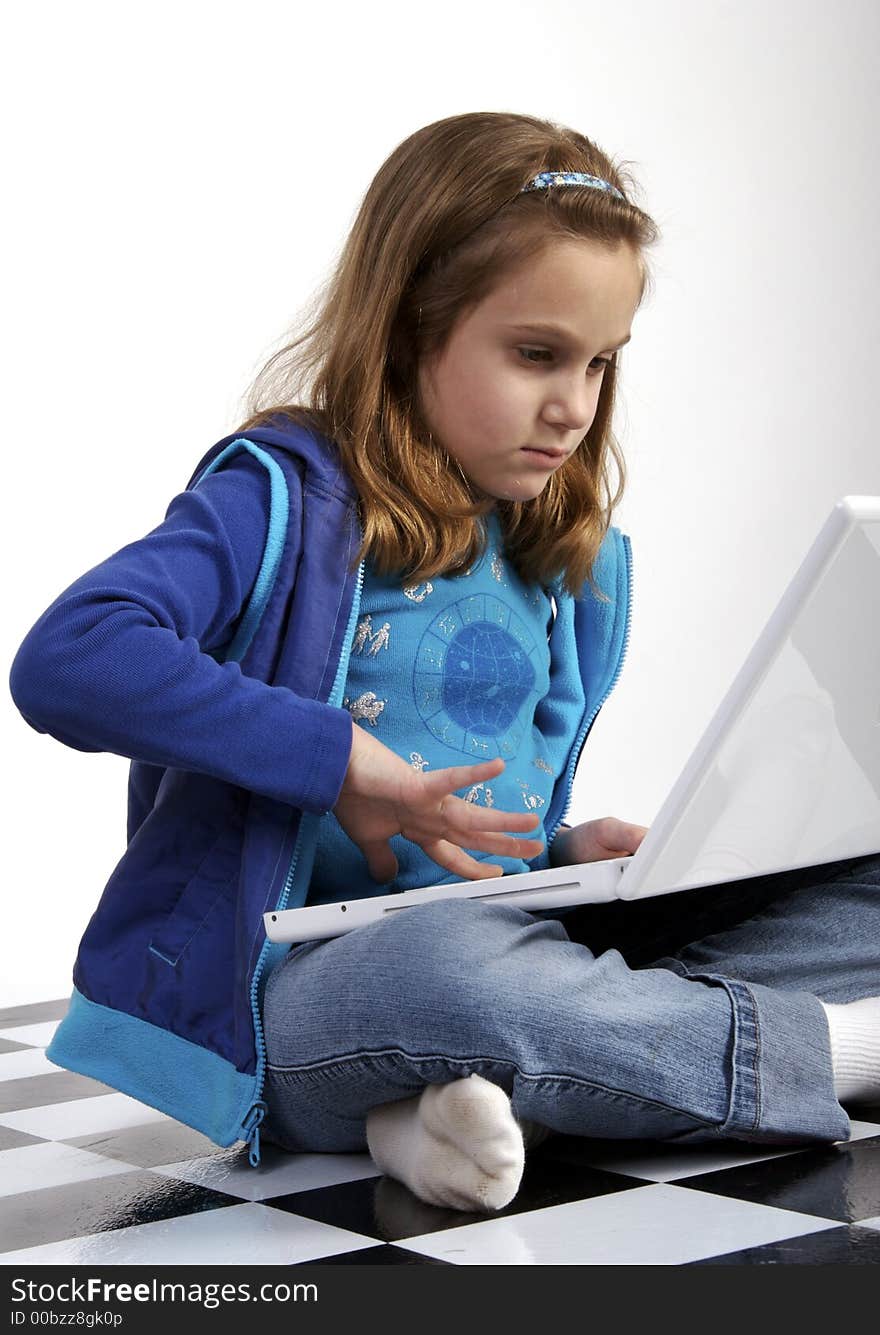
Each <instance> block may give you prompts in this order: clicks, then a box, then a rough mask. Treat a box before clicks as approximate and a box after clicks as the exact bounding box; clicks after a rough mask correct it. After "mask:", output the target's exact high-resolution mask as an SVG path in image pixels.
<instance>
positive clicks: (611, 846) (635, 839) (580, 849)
mask: <svg viewBox="0 0 880 1335" xmlns="http://www.w3.org/2000/svg"><path fill="white" fill-rule="evenodd" d="M648 828H649V827H648V826H647V825H631V824H629V822H627V821H624V820H618V819H617V817H616V816H602V817H601V818H600V819H599V820H587V821H584V822H583V823H582V824H581V825H573V826H572V828H571V829H570V830H560V831H559V834H558V835H557V836H556V838H555V839H554V840H553V851H554V856H553V862H554V863H555V865H556V866H566V865H569V866H570V865H572V864H573V863H576V862H601V861H602V860H603V859H604V858H623V857H626V856H627V854H629V853H634V852H635V851H636V849H637V848H638V846H639V844H640V843H641V842H642V840H643V839H644V837H645V835H646V834H647V833H648Z"/></svg>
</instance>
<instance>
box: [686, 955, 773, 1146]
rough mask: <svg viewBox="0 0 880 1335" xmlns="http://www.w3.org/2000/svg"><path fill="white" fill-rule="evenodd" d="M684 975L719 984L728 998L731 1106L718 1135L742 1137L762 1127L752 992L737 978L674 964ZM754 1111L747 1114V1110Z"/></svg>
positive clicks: (758, 1027) (757, 1035)
mask: <svg viewBox="0 0 880 1335" xmlns="http://www.w3.org/2000/svg"><path fill="white" fill-rule="evenodd" d="M677 963H678V964H679V966H680V967H681V968H682V969H683V970H684V976H685V977H687V978H692V979H694V980H695V981H699V980H700V979H703V978H705V979H709V980H711V981H712V982H716V983H720V984H721V986H722V987H723V988H724V989H725V991H726V992H727V995H728V997H729V998H730V1005H731V1010H732V1012H733V1050H732V1054H731V1079H730V1105H729V1107H728V1110H727V1117H726V1118H725V1120H724V1121H723V1122H722V1123H721V1124H720V1126H719V1127H718V1131H719V1134H721V1135H724V1133H725V1132H727V1133H729V1134H731V1135H742V1134H743V1133H746V1134H748V1133H750V1132H754V1131H757V1130H758V1128H759V1127H760V1125H761V1117H762V1096H761V1067H760V1061H761V1053H762V1036H761V1024H760V1019H759V1016H758V1004H757V1001H756V1000H755V996H754V993H753V992H752V990H751V988H750V987H749V986H748V984H747V983H744V982H743V981H742V979H740V978H730V977H728V976H727V975H726V974H723V973H713V972H711V971H708V970H692V969H690V968H689V967H688V966H687V965H686V964H684V963H683V962H682V961H681V960H679V961H677ZM750 1106H751V1108H752V1109H753V1111H751V1112H750V1111H749V1107H750Z"/></svg>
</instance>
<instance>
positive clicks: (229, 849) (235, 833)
mask: <svg viewBox="0 0 880 1335" xmlns="http://www.w3.org/2000/svg"><path fill="white" fill-rule="evenodd" d="M240 866H241V830H240V829H224V830H221V832H220V834H219V835H218V836H217V838H216V839H215V840H214V843H213V844H212V845H211V847H210V848H209V849H208V851H207V853H206V854H205V856H204V857H203V858H202V860H201V862H200V863H199V865H198V867H197V868H196V870H195V872H194V873H193V875H192V876H191V877H190V879H189V881H187V883H186V885H185V886H184V888H183V890H182V891H181V895H180V898H179V899H178V901H177V903H176V904H175V906H174V908H173V909H172V910H171V912H170V913H169V915H168V917H167V918H166V919H165V921H164V923H163V924H162V926H161V927H160V929H159V930H158V931H157V932H155V933H154V935H153V938H152V940H151V941H150V944H149V950H150V951H151V953H152V954H153V955H158V956H159V958H160V959H162V960H164V961H165V963H166V964H171V965H176V964H177V963H178V961H179V960H180V958H181V956H182V955H183V954H184V952H185V951H186V949H187V948H188V946H189V945H190V944H191V942H192V941H193V940H194V938H195V937H196V936H197V935H198V934H199V932H200V931H202V929H203V928H205V927H206V926H207V925H208V924H209V922H210V921H211V918H212V915H213V914H214V913H215V912H216V911H217V910H220V909H222V905H223V904H224V903H232V902H233V901H234V899H235V894H236V891H237V889H238V875H239V868H240Z"/></svg>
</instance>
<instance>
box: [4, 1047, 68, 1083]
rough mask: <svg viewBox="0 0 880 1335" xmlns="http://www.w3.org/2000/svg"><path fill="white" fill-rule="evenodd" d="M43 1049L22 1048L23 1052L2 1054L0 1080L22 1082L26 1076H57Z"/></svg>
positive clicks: (54, 1066)
mask: <svg viewBox="0 0 880 1335" xmlns="http://www.w3.org/2000/svg"><path fill="white" fill-rule="evenodd" d="M57 1073H58V1067H57V1066H56V1065H55V1063H54V1062H50V1061H49V1060H48V1059H47V1057H46V1054H45V1052H44V1051H43V1049H42V1048H22V1050H21V1052H0V1080H20V1079H21V1078H22V1076H26V1075H57Z"/></svg>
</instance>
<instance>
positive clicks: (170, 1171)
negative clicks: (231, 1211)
mask: <svg viewBox="0 0 880 1335" xmlns="http://www.w3.org/2000/svg"><path fill="white" fill-rule="evenodd" d="M151 1172H154V1173H162V1174H164V1175H165V1176H166V1177H170V1178H177V1179H182V1180H183V1181H184V1182H193V1183H195V1184H196V1185H197V1186H202V1187H213V1188H214V1189H215V1190H216V1191H225V1192H228V1193H229V1195H230V1196H241V1197H242V1198H243V1199H244V1200H248V1201H266V1200H270V1199H271V1198H272V1197H273V1196H287V1195H288V1194H289V1193H290V1192H294V1191H311V1190H313V1189H314V1188H315V1187H332V1186H335V1185H336V1183H338V1182H357V1181H360V1179H361V1178H365V1177H379V1176H380V1173H379V1169H378V1168H377V1167H376V1165H375V1164H374V1163H373V1160H372V1159H371V1158H370V1156H369V1154H284V1157H283V1158H282V1157H279V1158H278V1160H277V1162H273V1161H272V1160H269V1157H268V1155H266V1154H264V1157H263V1159H262V1161H261V1163H260V1165H259V1167H258V1168H251V1166H250V1164H249V1163H248V1161H247V1158H246V1156H241V1157H240V1159H239V1160H238V1161H237V1162H235V1163H229V1162H227V1161H226V1160H224V1159H222V1158H220V1159H189V1160H183V1161H181V1162H180V1163H166V1164H162V1165H161V1166H160V1167H157V1168H152V1169H151Z"/></svg>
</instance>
